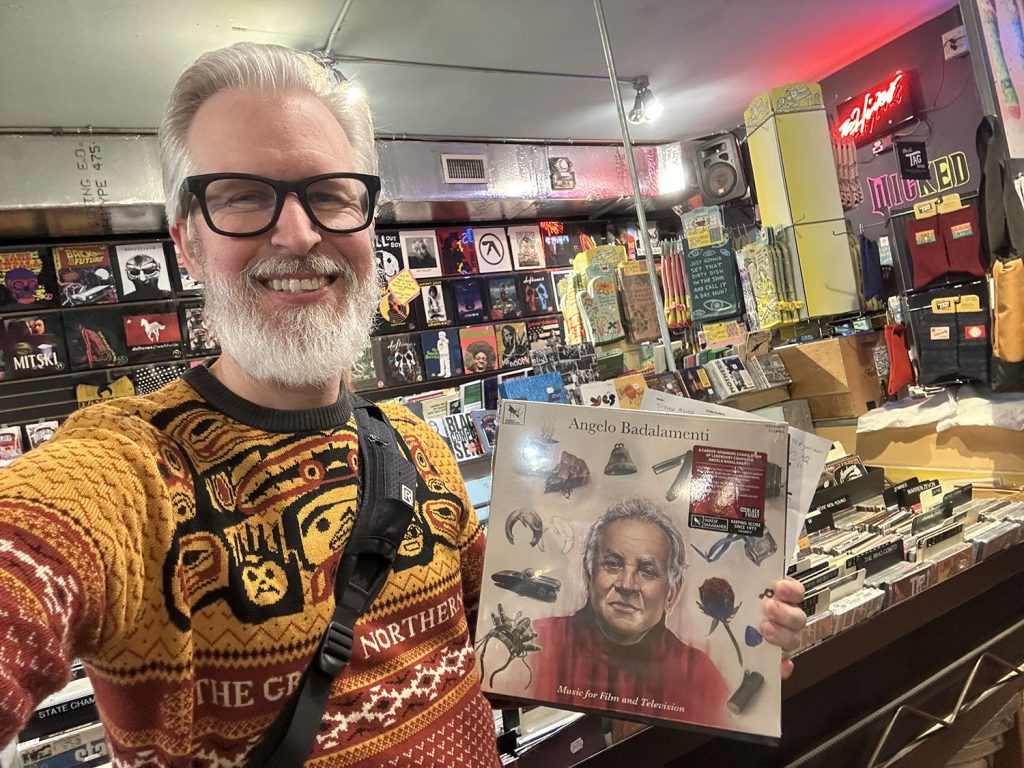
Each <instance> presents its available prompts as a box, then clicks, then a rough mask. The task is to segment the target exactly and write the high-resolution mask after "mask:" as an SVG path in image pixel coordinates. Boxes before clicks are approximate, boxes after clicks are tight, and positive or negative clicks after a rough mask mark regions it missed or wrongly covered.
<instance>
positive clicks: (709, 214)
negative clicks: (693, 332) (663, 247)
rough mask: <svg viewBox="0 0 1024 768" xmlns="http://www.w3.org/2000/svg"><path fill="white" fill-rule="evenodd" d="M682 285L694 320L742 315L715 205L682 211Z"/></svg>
mask: <svg viewBox="0 0 1024 768" xmlns="http://www.w3.org/2000/svg"><path fill="white" fill-rule="evenodd" d="M682 219H683V232H684V234H685V235H686V245H687V249H686V256H685V259H684V266H685V268H686V286H687V288H688V289H689V295H690V307H691V311H692V313H693V319H694V321H696V322H698V323H707V322H711V321H714V320H724V319H726V318H730V317H737V316H738V315H740V314H742V311H743V307H742V299H741V293H740V281H739V273H738V271H737V268H736V257H735V256H734V255H733V250H732V245H731V243H730V242H729V235H728V233H727V232H726V230H725V227H724V222H723V218H722V211H721V209H720V208H718V207H717V206H714V207H705V208H697V209H695V210H692V211H688V212H687V213H685V214H683V217H682Z"/></svg>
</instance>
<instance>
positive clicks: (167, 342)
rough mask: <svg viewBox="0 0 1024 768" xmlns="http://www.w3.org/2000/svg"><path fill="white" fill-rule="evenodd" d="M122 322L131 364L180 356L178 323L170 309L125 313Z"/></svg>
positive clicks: (179, 327)
mask: <svg viewBox="0 0 1024 768" xmlns="http://www.w3.org/2000/svg"><path fill="white" fill-rule="evenodd" d="M123 322H124V340H125V343H126V345H127V347H128V359H129V360H130V361H131V362H133V363H135V362H139V363H143V362H152V361H155V360H169V359H172V358H177V357H182V356H183V355H184V351H183V350H182V338H181V323H180V322H179V320H178V313H177V312H176V311H174V308H173V307H170V306H161V307H154V308H153V311H149V312H143V311H140V310H137V309H125V311H124V316H123Z"/></svg>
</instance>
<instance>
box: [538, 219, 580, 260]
mask: <svg viewBox="0 0 1024 768" xmlns="http://www.w3.org/2000/svg"><path fill="white" fill-rule="evenodd" d="M570 227H571V225H570ZM570 227H567V226H566V225H565V224H564V223H563V222H561V221H542V222H541V223H540V231H541V233H542V234H543V238H544V257H545V261H546V262H547V266H549V267H568V266H569V265H570V264H572V257H573V256H575V255H576V253H577V251H576V250H575V249H574V248H573V243H572V230H571V228H570Z"/></svg>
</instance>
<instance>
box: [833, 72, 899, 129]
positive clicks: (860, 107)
mask: <svg viewBox="0 0 1024 768" xmlns="http://www.w3.org/2000/svg"><path fill="white" fill-rule="evenodd" d="M911 80H912V76H911V73H910V72H904V71H902V70H897V71H896V72H894V73H893V74H892V76H891V77H889V78H888V79H887V80H883V81H882V82H881V83H879V84H878V85H876V86H874V87H873V88H869V89H868V90H867V91H865V92H864V93H862V94H860V95H859V96H855V97H853V98H852V99H850V100H849V101H846V102H844V103H842V104H840V105H839V107H838V115H837V117H836V123H835V135H836V137H837V138H840V139H853V141H854V143H855V144H856V145H857V146H861V145H863V144H867V143H868V142H870V141H871V140H872V139H874V138H875V137H876V136H879V135H881V134H884V133H887V132H888V131H890V130H892V129H893V128H895V127H896V126H897V125H899V124H900V123H903V122H905V121H907V120H910V119H911V118H912V117H913V116H914V104H913V98H912V96H911V93H910V85H911Z"/></svg>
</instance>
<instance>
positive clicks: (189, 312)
mask: <svg viewBox="0 0 1024 768" xmlns="http://www.w3.org/2000/svg"><path fill="white" fill-rule="evenodd" d="M181 313H182V316H183V318H184V321H185V335H186V336H187V342H186V343H187V349H188V354H189V356H191V357H195V356H197V355H198V356H201V355H212V354H215V353H216V352H218V351H219V350H220V343H219V342H218V341H217V337H216V336H215V335H214V333H213V329H211V328H210V326H209V324H208V323H207V322H206V317H205V310H204V309H203V305H202V304H183V305H182V307H181Z"/></svg>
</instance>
